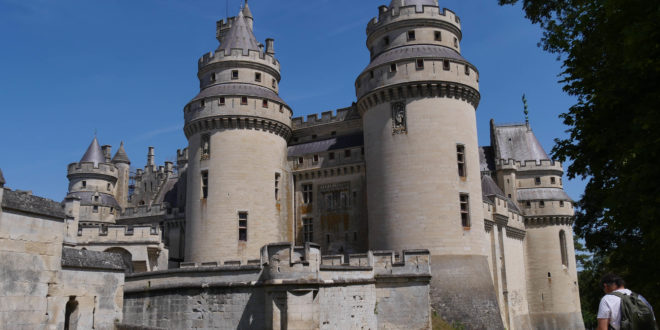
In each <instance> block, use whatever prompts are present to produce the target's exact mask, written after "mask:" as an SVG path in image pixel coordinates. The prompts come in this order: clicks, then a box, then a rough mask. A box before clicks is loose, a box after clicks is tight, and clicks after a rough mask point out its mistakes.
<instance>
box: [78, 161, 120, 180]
mask: <svg viewBox="0 0 660 330" xmlns="http://www.w3.org/2000/svg"><path fill="white" fill-rule="evenodd" d="M95 176H96V177H99V178H102V179H106V180H112V181H116V180H117V177H118V172H117V167H115V165H114V164H111V163H99V164H98V166H94V163H71V164H69V166H68V168H67V178H68V179H69V180H71V179H74V178H88V177H95Z"/></svg>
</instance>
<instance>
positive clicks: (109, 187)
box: [108, 183, 112, 191]
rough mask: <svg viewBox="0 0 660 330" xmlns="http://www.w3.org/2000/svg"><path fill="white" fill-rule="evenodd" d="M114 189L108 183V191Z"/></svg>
mask: <svg viewBox="0 0 660 330" xmlns="http://www.w3.org/2000/svg"><path fill="white" fill-rule="evenodd" d="M111 189H112V185H111V184H109V183H108V191H110V190H111Z"/></svg>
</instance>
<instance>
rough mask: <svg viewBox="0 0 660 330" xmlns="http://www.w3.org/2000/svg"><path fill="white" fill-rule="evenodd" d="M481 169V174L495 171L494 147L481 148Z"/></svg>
mask: <svg viewBox="0 0 660 330" xmlns="http://www.w3.org/2000/svg"><path fill="white" fill-rule="evenodd" d="M479 168H480V170H481V172H493V171H495V169H496V167H495V153H494V151H493V147H479Z"/></svg>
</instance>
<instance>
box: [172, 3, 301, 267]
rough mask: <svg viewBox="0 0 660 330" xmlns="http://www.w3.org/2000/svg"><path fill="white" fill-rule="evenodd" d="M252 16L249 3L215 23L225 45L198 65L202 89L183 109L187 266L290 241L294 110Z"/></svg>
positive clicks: (252, 253) (242, 256) (237, 256)
mask: <svg viewBox="0 0 660 330" xmlns="http://www.w3.org/2000/svg"><path fill="white" fill-rule="evenodd" d="M248 16H249V17H248ZM251 16H252V13H251V11H250V10H249V8H248V6H247V4H246V5H245V6H244V7H243V9H242V10H241V11H240V12H239V14H238V16H236V17H232V18H229V19H228V20H226V21H224V20H223V21H219V22H218V24H217V37H218V40H219V41H220V46H219V47H218V49H217V50H216V52H215V53H209V54H207V55H204V56H203V57H202V58H201V59H200V61H199V73H198V77H199V79H200V86H201V91H200V93H199V94H198V95H197V96H196V97H195V98H193V100H192V101H190V103H188V105H186V107H185V110H184V117H185V127H184V132H185V134H186V137H187V138H188V143H189V145H188V149H187V153H188V155H187V156H188V157H186V158H187V159H186V161H187V202H186V219H187V221H186V226H187V227H186V235H187V237H186V256H185V259H186V261H189V262H213V261H223V260H228V259H234V260H235V259H247V258H251V257H253V256H255V255H258V254H259V251H260V248H261V247H262V246H263V245H266V244H268V243H272V242H281V241H292V240H293V233H292V231H293V228H292V226H291V224H290V223H291V220H290V219H289V217H290V215H288V214H289V213H291V212H288V209H289V205H290V203H289V202H288V200H289V198H290V196H291V195H292V194H291V192H290V191H289V181H290V174H289V170H288V169H287V163H286V160H287V158H286V156H287V140H288V139H289V137H290V135H291V115H292V111H291V109H290V108H289V106H288V105H286V103H285V102H284V101H283V100H282V99H281V98H280V97H279V95H278V84H279V81H280V63H279V62H278V61H277V60H276V59H275V58H274V57H273V55H272V52H271V53H269V52H268V49H266V50H263V48H261V47H260V44H259V43H258V42H257V39H256V38H255V36H254V34H253V32H252V18H251ZM269 44H270V48H269V49H272V42H269ZM179 158H181V157H179Z"/></svg>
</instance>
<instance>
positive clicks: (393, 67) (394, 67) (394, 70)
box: [390, 63, 396, 72]
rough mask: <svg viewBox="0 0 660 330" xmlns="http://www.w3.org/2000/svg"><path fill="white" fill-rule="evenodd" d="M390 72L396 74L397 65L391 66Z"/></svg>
mask: <svg viewBox="0 0 660 330" xmlns="http://www.w3.org/2000/svg"><path fill="white" fill-rule="evenodd" d="M390 72H396V63H392V64H390Z"/></svg>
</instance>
